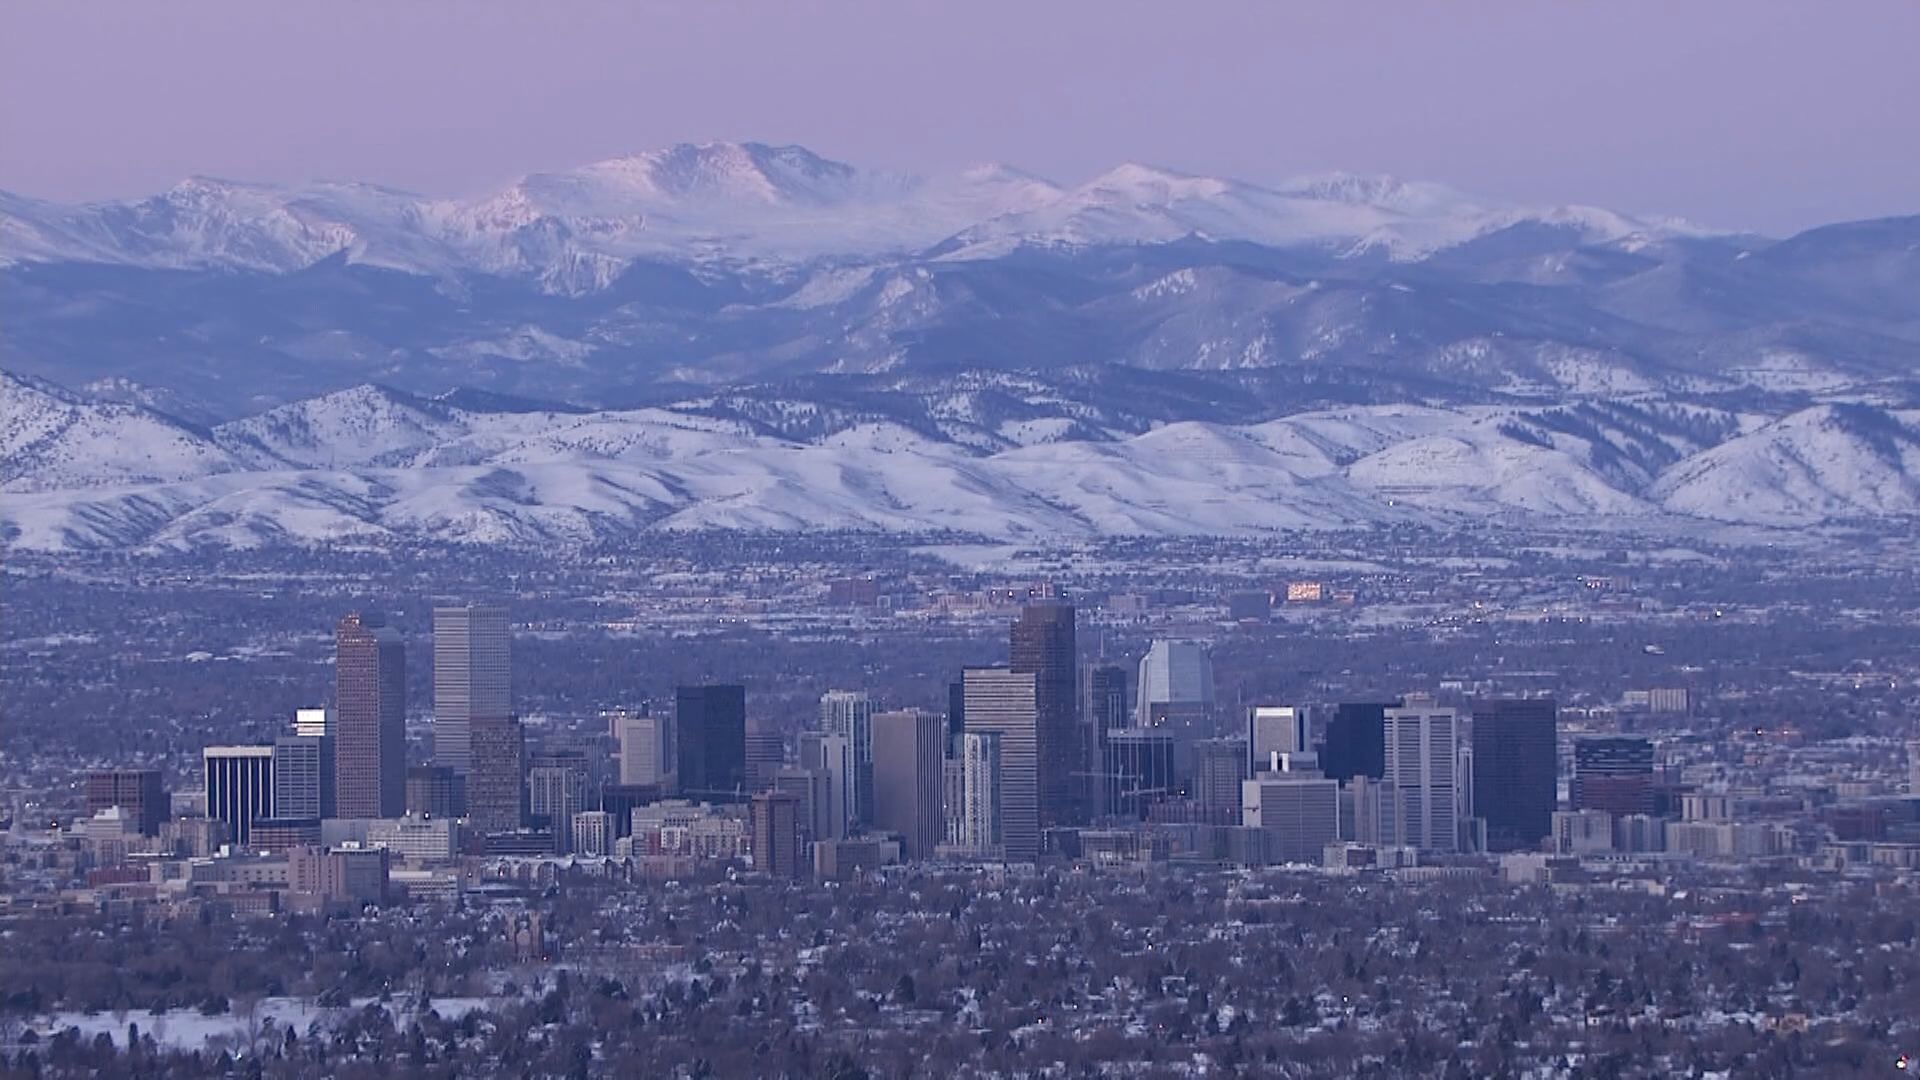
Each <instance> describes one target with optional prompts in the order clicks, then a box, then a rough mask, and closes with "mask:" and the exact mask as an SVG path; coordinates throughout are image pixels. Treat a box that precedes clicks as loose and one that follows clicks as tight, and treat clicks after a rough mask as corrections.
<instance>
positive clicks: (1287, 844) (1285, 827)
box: [1241, 770, 1340, 865]
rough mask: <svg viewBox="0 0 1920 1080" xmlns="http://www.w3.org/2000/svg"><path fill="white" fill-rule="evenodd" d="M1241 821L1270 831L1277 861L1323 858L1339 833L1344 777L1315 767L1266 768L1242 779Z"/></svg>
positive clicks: (1269, 844) (1269, 850) (1271, 849)
mask: <svg viewBox="0 0 1920 1080" xmlns="http://www.w3.org/2000/svg"><path fill="white" fill-rule="evenodd" d="M1241 791H1242V803H1241V806H1242V809H1241V813H1242V818H1241V823H1242V824H1244V825H1245V826H1246V827H1247V828H1250V829H1261V830H1264V831H1265V832H1266V834H1267V854H1268V855H1269V857H1271V858H1272V859H1274V860H1275V861H1277V862H1288V863H1313V864H1316V865H1317V864H1319V862H1320V860H1321V856H1322V853H1323V852H1325V850H1326V847H1327V845H1328V844H1331V843H1333V842H1334V841H1336V840H1338V839H1340V782H1339V781H1338V780H1330V779H1328V778H1327V777H1325V776H1322V775H1321V774H1320V773H1319V772H1318V771H1317V770H1315V771H1302V772H1282V773H1265V774H1262V775H1261V776H1258V777H1256V778H1254V779H1251V780H1248V781H1246V782H1245V783H1243V784H1242V785H1241Z"/></svg>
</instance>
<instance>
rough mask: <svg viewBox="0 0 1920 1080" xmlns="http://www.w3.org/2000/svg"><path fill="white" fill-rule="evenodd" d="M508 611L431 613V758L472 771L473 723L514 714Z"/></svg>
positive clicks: (457, 769)
mask: <svg viewBox="0 0 1920 1080" xmlns="http://www.w3.org/2000/svg"><path fill="white" fill-rule="evenodd" d="M510 643H511V635H510V633H509V631H508V628H507V609H506V608H503V607H483V606H480V605H473V604H469V605H465V606H459V607H436V608H434V609H433V760H434V764H436V765H445V766H447V767H449V768H451V769H453V771H455V772H459V773H464V772H469V771H471V770H472V768H473V724H474V722H475V721H476V720H480V721H486V720H505V719H506V718H507V717H509V716H511V715H513V689H512V675H511V667H510V660H511V657H510V652H509V650H510V647H511V646H510Z"/></svg>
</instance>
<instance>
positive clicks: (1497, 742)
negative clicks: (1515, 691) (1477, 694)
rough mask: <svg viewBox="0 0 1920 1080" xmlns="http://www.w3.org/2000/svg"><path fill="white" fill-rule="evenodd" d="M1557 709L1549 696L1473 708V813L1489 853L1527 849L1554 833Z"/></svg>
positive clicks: (1502, 701)
mask: <svg viewBox="0 0 1920 1080" xmlns="http://www.w3.org/2000/svg"><path fill="white" fill-rule="evenodd" d="M1558 718H1559V710H1558V709H1557V708H1556V707H1555V706H1554V702H1553V699H1552V698H1501V699H1498V700H1494V701H1482V702H1476V703H1475V704H1474V706H1473V811H1474V814H1475V816H1477V817H1480V818H1482V819H1484V820H1485V821H1486V823H1487V847H1488V849H1489V850H1492V851H1528V850H1532V849H1533V848H1536V847H1538V846H1539V845H1540V842H1541V841H1542V840H1545V839H1546V838H1547V837H1548V836H1549V835H1551V834H1552V832H1553V810H1554V805H1555V803H1556V802H1557V801H1558V798H1559V771H1560V756H1559V748H1558V742H1557V737H1556V728H1557V726H1558Z"/></svg>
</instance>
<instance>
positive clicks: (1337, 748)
mask: <svg viewBox="0 0 1920 1080" xmlns="http://www.w3.org/2000/svg"><path fill="white" fill-rule="evenodd" d="M1391 708H1394V706H1393V705H1392V704H1381V703H1375V702H1344V703H1342V704H1340V705H1337V706H1335V707H1334V710H1333V717H1332V718H1331V719H1330V720H1328V721H1327V734H1326V738H1325V739H1324V740H1322V742H1321V745H1320V771H1321V772H1323V773H1325V774H1326V775H1327V777H1328V778H1329V779H1333V780H1338V781H1340V782H1341V783H1345V782H1347V781H1349V780H1351V779H1353V778H1354V777H1356V776H1365V777H1369V778H1371V779H1374V780H1379V779H1381V778H1383V777H1385V776H1386V774H1387V710H1388V709H1391Z"/></svg>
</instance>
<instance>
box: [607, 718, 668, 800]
mask: <svg viewBox="0 0 1920 1080" xmlns="http://www.w3.org/2000/svg"><path fill="white" fill-rule="evenodd" d="M605 715H606V718H607V730H608V732H610V733H611V734H612V735H613V738H614V741H616V742H618V743H619V744H620V782H621V783H622V784H660V785H662V786H664V787H672V775H673V760H674V753H673V718H672V717H667V716H641V715H638V714H635V713H632V712H628V711H626V710H625V709H622V710H619V711H617V712H610V713H607V714H605Z"/></svg>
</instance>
